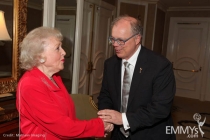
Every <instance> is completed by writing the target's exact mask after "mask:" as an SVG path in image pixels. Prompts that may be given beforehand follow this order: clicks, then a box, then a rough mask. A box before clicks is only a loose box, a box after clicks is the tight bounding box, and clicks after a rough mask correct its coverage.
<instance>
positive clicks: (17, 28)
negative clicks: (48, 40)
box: [0, 0, 28, 94]
mask: <svg viewBox="0 0 210 140" xmlns="http://www.w3.org/2000/svg"><path fill="white" fill-rule="evenodd" d="M27 1H28V0H13V4H14V11H13V15H14V17H13V55H12V56H13V60H12V76H11V77H9V78H1V79H0V94H3V93H7V92H14V91H16V86H17V81H18V79H19V77H20V70H19V44H20V42H21V41H22V40H23V38H24V36H25V35H26V29H27V28H26V20H27Z"/></svg>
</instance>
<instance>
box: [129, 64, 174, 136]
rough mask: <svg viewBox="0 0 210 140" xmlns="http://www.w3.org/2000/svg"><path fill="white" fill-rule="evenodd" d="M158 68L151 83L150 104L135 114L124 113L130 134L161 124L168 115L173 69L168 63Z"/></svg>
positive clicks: (170, 104) (171, 97)
mask: <svg viewBox="0 0 210 140" xmlns="http://www.w3.org/2000/svg"><path fill="white" fill-rule="evenodd" d="M159 66H160V68H159V69H158V70H157V74H156V75H155V76H154V78H153V81H152V88H153V89H152V92H153V93H152V99H151V102H149V103H148V104H147V105H146V106H145V107H140V108H138V109H137V110H136V112H133V113H126V116H127V119H128V122H129V125H130V129H131V131H132V132H134V131H136V130H137V129H139V128H146V127H150V126H152V125H154V124H156V123H158V122H161V121H163V120H164V119H166V118H167V117H168V116H169V114H170V110H171V106H172V103H173V98H174V94H175V89H176V87H175V78H174V74H173V69H172V65H171V63H170V62H169V61H165V62H164V63H162V64H161V65H159Z"/></svg>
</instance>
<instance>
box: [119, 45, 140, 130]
mask: <svg viewBox="0 0 210 140" xmlns="http://www.w3.org/2000/svg"><path fill="white" fill-rule="evenodd" d="M140 50H141V45H139V47H138V49H137V50H136V52H135V53H134V54H133V55H132V56H131V57H130V58H129V59H128V60H125V59H122V68H121V100H122V85H123V76H124V71H125V66H124V62H125V61H127V62H128V63H129V64H130V66H129V68H130V74H131V81H132V78H133V72H134V68H135V66H136V61H137V57H138V55H139V52H140ZM128 98H129V97H128ZM122 121H123V127H124V129H125V130H128V129H130V125H129V123H128V120H127V117H126V114H125V113H122Z"/></svg>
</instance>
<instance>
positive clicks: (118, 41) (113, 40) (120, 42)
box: [109, 33, 139, 45]
mask: <svg viewBox="0 0 210 140" xmlns="http://www.w3.org/2000/svg"><path fill="white" fill-rule="evenodd" d="M138 34H139V33H136V34H134V35H132V36H131V37H129V38H128V39H125V40H122V39H115V38H114V37H111V36H110V37H109V43H110V44H112V45H114V42H115V41H116V42H117V43H118V44H119V45H125V42H126V41H128V40H129V39H131V38H132V37H134V36H135V35H138Z"/></svg>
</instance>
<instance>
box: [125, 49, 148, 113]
mask: <svg viewBox="0 0 210 140" xmlns="http://www.w3.org/2000/svg"><path fill="white" fill-rule="evenodd" d="M146 61H147V57H146V52H145V48H144V47H142V48H141V50H140V52H139V55H138V58H137V61H136V66H135V69H134V72H133V78H132V82H131V87H130V93H129V99H128V105H127V110H128V109H129V107H130V104H131V102H132V99H133V98H134V96H135V94H136V92H138V91H136V90H137V88H139V83H140V81H142V80H143V79H142V76H143V74H144V72H145V70H146V64H145V63H146Z"/></svg>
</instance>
